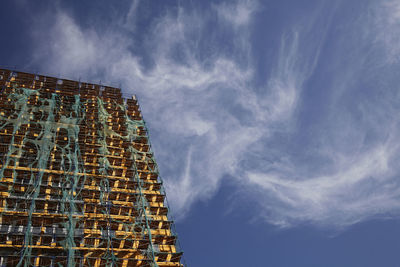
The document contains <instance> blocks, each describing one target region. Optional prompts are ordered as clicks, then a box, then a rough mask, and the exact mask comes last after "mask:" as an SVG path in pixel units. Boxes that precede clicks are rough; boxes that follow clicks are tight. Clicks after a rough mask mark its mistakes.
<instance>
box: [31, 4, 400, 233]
mask: <svg viewBox="0 0 400 267" xmlns="http://www.w3.org/2000/svg"><path fill="white" fill-rule="evenodd" d="M140 4H141V3H140V2H138V1H134V2H133V3H132V4H131V5H130V7H129V8H126V10H127V12H125V13H126V14H125V16H122V17H124V18H126V19H123V20H116V21H115V22H114V24H111V25H108V26H107V27H106V28H96V27H95V26H84V25H83V24H82V25H81V24H79V23H78V22H77V21H76V20H75V19H74V18H73V16H72V15H68V14H67V13H66V12H65V11H64V10H63V9H62V8H58V9H57V10H58V11H57V13H55V14H51V15H49V18H48V20H49V21H54V24H53V26H52V28H51V30H50V31H49V33H48V36H46V40H49V41H48V42H46V43H43V42H42V41H41V40H37V49H36V51H37V58H36V60H37V62H44V65H42V69H43V70H44V71H45V72H48V71H46V70H52V71H56V72H57V73H63V74H64V75H67V76H71V77H72V78H77V77H86V78H88V79H90V80H103V81H104V80H105V81H107V80H109V81H115V82H117V83H121V85H122V87H123V88H125V89H124V90H126V92H129V93H136V94H137V95H138V96H139V101H140V104H141V107H142V110H143V113H144V116H145V119H146V120H147V121H148V123H149V126H150V130H151V134H152V142H153V145H154V148H155V152H156V157H157V160H158V162H159V164H160V166H161V171H162V175H163V177H164V179H165V182H166V187H167V191H168V192H167V193H168V197H169V199H170V202H171V204H172V206H173V210H174V211H175V213H176V214H178V215H179V216H181V217H184V216H185V214H187V212H188V211H189V210H190V207H191V206H192V204H193V203H195V202H196V201H199V200H207V199H209V198H211V197H212V196H213V195H214V194H215V192H216V191H217V189H218V188H219V187H220V185H221V183H222V182H223V179H224V178H226V179H228V177H229V179H232V181H234V183H235V184H237V185H238V187H240V188H241V189H240V190H241V192H242V193H243V194H241V195H242V196H243V198H244V199H245V200H246V201H251V200H252V201H255V202H256V203H258V207H259V208H260V211H258V212H257V213H258V214H261V217H262V218H263V219H265V220H266V221H268V222H270V223H273V224H276V225H279V226H282V227H286V226H291V225H296V224H297V223H301V222H310V223H316V224H320V225H330V226H334V227H343V226H346V225H350V224H353V223H356V222H358V221H361V220H364V219H365V218H369V217H371V216H374V215H378V214H392V213H395V212H396V211H398V208H399V205H398V204H397V200H398V198H399V196H400V192H399V186H398V183H397V181H396V177H397V174H398V173H399V168H397V167H396V158H397V157H398V152H399V149H398V145H397V142H398V140H399V138H400V136H399V135H398V133H399V131H398V130H399V127H398V125H397V124H398V123H397V120H396V119H395V117H393V114H394V113H395V112H397V111H398V107H397V106H396V105H395V103H394V102H393V101H390V99H393V97H392V96H391V95H390V94H391V93H393V92H394V91H395V90H394V89H392V90H389V91H388V93H386V92H383V91H381V90H380V88H379V81H378V80H379V79H380V77H379V76H373V75H369V76H368V77H367V78H368V79H366V78H365V79H364V78H363V77H365V76H366V75H365V73H366V72H368V73H373V72H372V71H371V69H368V70H366V68H365V67H364V63H365V62H368V61H369V62H376V60H377V59H376V58H375V57H368V55H371V54H374V53H368V55H367V56H366V57H362V56H360V55H361V54H362V53H363V52H364V51H374V52H375V51H378V50H377V49H380V48H376V47H374V44H376V43H377V42H378V41H377V39H374V38H375V37H374V38H372V36H368V35H363V31H360V34H359V35H357V31H358V30H359V27H361V26H360V25H361V24H362V23H359V22H358V21H356V22H353V23H352V24H351V23H350V24H349V25H350V26H348V27H349V30H348V32H346V33H347V34H350V33H349V32H351V34H353V35H355V36H356V37H354V39H357V40H359V39H362V38H366V39H364V42H363V46H362V47H361V48H362V49H358V50H357V48H359V45H358V44H356V42H353V41H354V39H352V38H342V37H341V36H339V37H338V38H337V41H335V42H332V43H331V44H330V45H331V46H332V48H331V50H329V47H327V46H326V36H327V32H329V30H330V23H329V21H328V22H327V20H326V17H325V13H326V12H329V11H330V9H329V7H322V8H320V9H321V10H320V11H321V14H318V12H315V13H312V14H311V13H310V14H303V15H301V18H299V20H298V21H299V22H301V23H299V24H298V25H295V26H293V27H289V28H288V29H287V30H286V31H285V32H284V33H282V34H281V36H279V37H278V38H279V39H280V40H281V41H280V42H279V46H278V47H271V49H275V50H276V53H274V54H276V57H274V58H271V60H270V63H269V64H268V68H269V72H268V75H266V74H265V75H264V76H265V77H266V78H265V81H264V83H263V84H264V85H261V86H260V85H256V84H257V83H255V82H254V77H255V74H256V73H258V74H259V73H262V72H263V71H265V73H267V71H266V70H260V69H259V68H258V67H257V66H258V65H257V62H255V60H254V57H251V55H252V53H254V51H253V45H252V42H251V40H252V31H253V30H254V28H253V23H254V17H255V16H257V12H258V11H259V10H261V9H263V8H264V7H263V5H262V4H261V3H259V2H257V1H236V2H233V3H232V2H230V3H228V2H223V3H221V4H219V5H212V6H209V7H208V10H207V12H202V11H199V9H194V8H191V7H190V6H176V7H175V8H173V9H171V10H167V11H166V12H164V13H163V15H162V16H158V17H155V18H153V19H151V20H150V22H149V25H148V26H147V27H146V29H144V30H142V32H137V31H139V30H140V29H139V28H138V27H136V25H135V23H137V21H138V19H139V18H138V16H139V15H138V12H137V10H138V8H139V7H140ZM371 8H374V10H378V9H376V7H374V6H372V7H371ZM338 10H339V11H340V8H339V9H338ZM394 10H395V9H394ZM339 11H338V12H339ZM324 12H325V13H324ZM360 12H362V11H360ZM299 16H300V15H299ZM330 17H333V15H332V14H331V15H330ZM361 20H364V19H361ZM393 20H396V15H395V14H394V15H393V18H392V19H390V20H389V22H390V23H389V22H387V21H382V20H380V21H378V22H376V23H378V24H375V26H376V25H378V26H379V25H380V26H379V27H384V26H385V25H389V26H390V27H394V26H393V25H395V24H396V23H394V24H393ZM379 23H381V24H379ZM385 23H386V24H385ZM388 23H389V24H388ZM321 25H322V26H321ZM364 26H365V25H364ZM378 26H376V28H379V27H378ZM396 27H397V26H396ZM127 28H129V29H130V30H129V31H127V30H126V29H127ZM121 29H122V30H121ZM265 34H268V32H266V33H265ZM138 36H140V40H141V41H142V43H143V44H144V45H143V47H145V48H144V50H140V49H137V47H135V45H136V44H137V42H138V41H137V38H139V37H138ZM220 36H223V37H224V39H223V40H221V37H220ZM335 37H336V36H335ZM382 38H383V39H382V40H383V42H387V39H385V38H386V37H382ZM205 39H206V40H207V41H206V42H205V41H204V40H205ZM389 39H390V38H389ZM389 41H390V40H389ZM390 43H392V42H391V41H390ZM138 51H139V52H138ZM392 51H394V50H392ZM393 53H394V55H396V53H397V52H396V51H394V52H393ZM332 54H333V55H335V57H332V56H331V55H332ZM378 54H379V53H378ZM352 57H354V60H350V61H346V59H347V58H352ZM343 62H346V64H343ZM371 68H372V67H371ZM372 69H373V68H372ZM388 72H389V70H388ZM316 73H317V74H318V75H319V76H318V75H317V74H316ZM349 73H351V75H349ZM385 73H386V72H384V73H383V74H382V75H386V74H385ZM387 75H390V74H387ZM318 77H321V78H319V79H326V80H327V81H329V82H326V83H322V82H320V81H319V79H318ZM354 79H357V81H354ZM371 81H372V82H371ZM363 82H365V83H367V82H368V84H369V87H368V88H367V89H366V90H365V91H361V89H360V88H363V87H362V86H363ZM319 88H321V89H320V90H324V93H321V91H319ZM378 91H379V92H381V95H382V96H383V97H381V98H374V96H375V95H376V93H377V92H378ZM363 92H365V93H366V94H367V96H364V97H360V95H361V96H362V93H363ZM368 96H369V97H368ZM310 105H313V108H312V109H311V108H310ZM316 113H317V114H316ZM377 121H379V123H380V125H381V126H382V127H381V128H383V129H379V130H378V128H379V127H378V126H377ZM255 216H256V213H255ZM257 216H258V215H257Z"/></svg>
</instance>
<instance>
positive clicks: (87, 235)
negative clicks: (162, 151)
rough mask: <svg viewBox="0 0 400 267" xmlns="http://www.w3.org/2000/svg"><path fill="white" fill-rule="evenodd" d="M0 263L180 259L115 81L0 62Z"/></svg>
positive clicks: (140, 134) (130, 107)
mask: <svg viewBox="0 0 400 267" xmlns="http://www.w3.org/2000/svg"><path fill="white" fill-rule="evenodd" d="M0 90H1V91H0V267H3V266H19V267H27V266H41V267H42V266H54V267H56V266H68V267H70V266H77V267H78V266H96V267H98V266H110V267H111V266H121V267H127V266H149V267H150V266H152V267H153V266H160V267H164V266H165V267H167V266H184V265H183V264H182V263H181V257H182V252H181V251H180V249H179V246H178V245H177V243H176V242H177V236H176V234H175V233H174V231H172V229H173V227H172V226H173V222H172V221H170V220H169V219H168V206H167V205H166V204H165V203H166V199H165V193H164V190H163V186H162V182H161V180H160V178H159V173H158V168H157V164H156V162H155V160H154V157H153V152H152V150H151V146H150V143H149V140H148V134H147V129H146V126H145V123H144V121H143V120H142V116H141V112H140V109H139V106H138V103H137V101H136V98H135V97H132V98H131V99H125V98H123V97H122V94H121V90H120V89H119V88H113V87H107V86H101V85H97V84H89V83H82V82H77V81H71V80H65V79H62V80H61V79H57V78H54V77H46V76H41V75H34V74H29V73H23V72H13V71H10V70H5V69H0Z"/></svg>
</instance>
